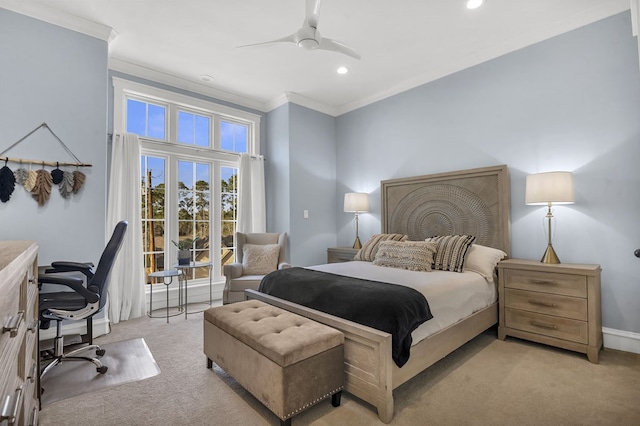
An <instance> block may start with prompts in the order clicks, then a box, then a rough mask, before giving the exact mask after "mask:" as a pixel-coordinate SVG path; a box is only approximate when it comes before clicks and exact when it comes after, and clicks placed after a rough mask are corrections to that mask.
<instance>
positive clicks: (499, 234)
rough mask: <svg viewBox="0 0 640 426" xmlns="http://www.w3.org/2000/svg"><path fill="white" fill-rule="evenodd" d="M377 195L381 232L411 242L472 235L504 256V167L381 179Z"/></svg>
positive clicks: (506, 245)
mask: <svg viewBox="0 0 640 426" xmlns="http://www.w3.org/2000/svg"><path fill="white" fill-rule="evenodd" d="M381 194H382V227H383V232H388V233H391V232H393V233H401V234H406V235H408V236H409V239H411V240H422V239H424V238H426V237H432V236H436V235H456V234H458V235H461V234H466V235H474V236H475V237H476V243H478V244H482V245H485V246H489V247H496V248H500V249H502V250H504V251H505V252H507V254H510V229H509V228H510V223H509V176H508V170H507V167H506V166H497V167H485V168H482V169H472V170H462V171H456V172H449V173H440V174H435V175H426V176H418V177H413V178H403V179H392V180H387V181H383V182H382V183H381Z"/></svg>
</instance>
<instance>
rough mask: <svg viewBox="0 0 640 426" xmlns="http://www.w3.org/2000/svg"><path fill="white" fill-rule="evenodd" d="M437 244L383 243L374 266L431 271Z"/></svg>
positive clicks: (423, 242) (411, 242) (416, 242)
mask: <svg viewBox="0 0 640 426" xmlns="http://www.w3.org/2000/svg"><path fill="white" fill-rule="evenodd" d="M435 253H436V245H435V243H427V242H426V241H404V242H400V241H382V242H381V243H380V245H379V246H378V253H376V258H375V260H374V261H373V264H374V265H378V266H389V267H391V268H400V269H408V270H410V271H425V272H429V271H431V264H432V263H433V255H434V254H435Z"/></svg>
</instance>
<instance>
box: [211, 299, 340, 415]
mask: <svg viewBox="0 0 640 426" xmlns="http://www.w3.org/2000/svg"><path fill="white" fill-rule="evenodd" d="M343 343H344V335H343V334H342V333H341V332H339V331H338V330H335V329H333V328H331V327H328V326H326V325H323V324H320V323H317V322H315V321H312V320H310V319H308V318H305V317H303V316H300V315H297V314H294V313H291V312H288V311H285V310H283V309H280V308H277V307H275V306H271V305H268V304H266V303H264V302H260V301H257V300H247V301H243V302H238V303H233V304H229V305H223V306H218V307H215V308H210V309H208V310H206V311H205V313H204V352H205V354H206V355H207V366H208V367H209V368H211V367H212V363H213V362H215V363H216V364H218V365H219V366H220V368H222V369H223V370H225V371H226V372H227V373H228V374H230V375H231V376H233V378H234V379H235V380H236V381H237V382H238V383H240V384H241V385H242V386H243V387H244V388H245V389H247V390H248V391H249V392H251V394H253V395H254V396H255V397H256V398H257V399H258V400H260V402H262V403H263V404H264V405H265V406H267V408H269V409H270V410H271V411H272V412H273V413H275V414H276V415H277V416H278V417H280V419H281V422H282V424H290V421H291V417H292V416H294V415H295V414H297V413H299V412H300V411H302V410H304V409H306V408H308V407H310V406H312V405H314V404H316V403H317V402H319V401H321V400H323V399H325V398H327V397H329V396H331V397H332V402H333V404H334V406H338V405H339V404H340V391H341V390H342V388H343V385H344V367H343V365H344V354H343Z"/></svg>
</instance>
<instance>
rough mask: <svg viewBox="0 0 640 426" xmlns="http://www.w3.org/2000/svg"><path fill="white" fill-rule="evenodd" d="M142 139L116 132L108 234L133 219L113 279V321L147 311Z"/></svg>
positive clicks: (109, 298) (108, 209) (110, 181)
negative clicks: (141, 201)
mask: <svg viewBox="0 0 640 426" xmlns="http://www.w3.org/2000/svg"><path fill="white" fill-rule="evenodd" d="M140 199H141V194H140V143H139V141H138V136H137V135H135V134H130V133H125V134H123V135H114V137H113V144H112V149H111V168H110V175H109V194H108V198H107V238H110V237H111V233H112V232H113V229H114V228H115V226H116V224H117V223H118V222H119V221H121V220H126V221H127V222H129V226H128V227H127V232H126V234H125V237H124V241H123V242H122V247H121V248H120V252H119V253H118V256H117V257H116V261H115V263H114V265H113V269H112V270H111V277H110V282H109V288H108V290H109V296H108V299H107V302H108V306H109V319H110V320H111V322H112V323H114V324H115V323H118V322H120V321H126V320H128V319H131V318H137V317H140V316H142V315H144V314H145V295H144V270H143V266H144V263H143V257H142V240H141V238H140V236H141V235H142V217H141V213H140Z"/></svg>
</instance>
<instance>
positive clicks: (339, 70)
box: [336, 67, 349, 74]
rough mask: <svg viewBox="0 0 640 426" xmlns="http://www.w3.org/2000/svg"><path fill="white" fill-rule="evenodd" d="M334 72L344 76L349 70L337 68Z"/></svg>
mask: <svg viewBox="0 0 640 426" xmlns="http://www.w3.org/2000/svg"><path fill="white" fill-rule="evenodd" d="M336 72H337V73H338V74H346V73H348V72H349V68H347V67H339V68H338V69H337V70H336Z"/></svg>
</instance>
